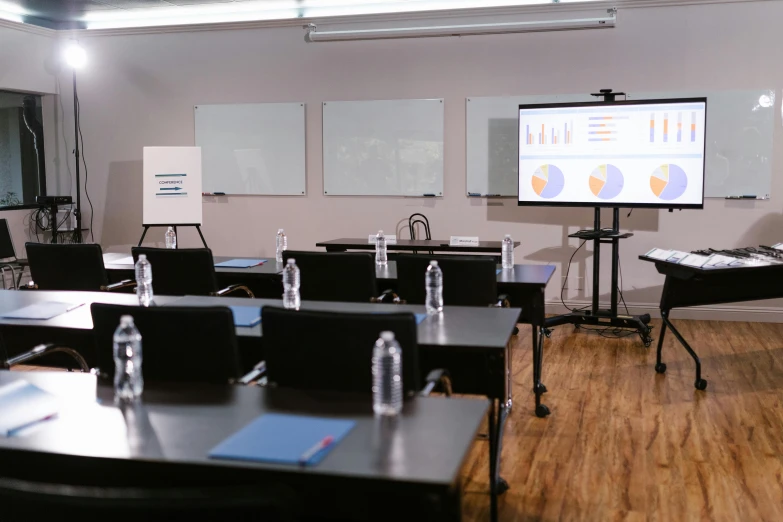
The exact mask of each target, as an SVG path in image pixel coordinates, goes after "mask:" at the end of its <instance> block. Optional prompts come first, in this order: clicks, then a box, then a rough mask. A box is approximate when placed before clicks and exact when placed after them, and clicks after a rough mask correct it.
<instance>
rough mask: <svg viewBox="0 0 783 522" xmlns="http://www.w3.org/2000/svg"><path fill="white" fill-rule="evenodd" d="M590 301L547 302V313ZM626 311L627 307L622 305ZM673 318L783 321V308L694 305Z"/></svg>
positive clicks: (647, 306) (634, 307)
mask: <svg viewBox="0 0 783 522" xmlns="http://www.w3.org/2000/svg"><path fill="white" fill-rule="evenodd" d="M590 304H591V303H590V302H588V301H566V305H567V306H563V303H561V302H560V301H557V302H555V301H549V302H547V303H546V313H548V314H565V313H568V312H569V311H570V310H569V308H583V307H589V306H590ZM604 306H605V307H606V308H609V303H602V307H604ZM620 308H621V309H622V311H623V312H625V307H623V306H622V305H621V307H620ZM628 311H629V312H630V313H631V314H632V315H641V314H650V315H651V316H652V317H656V318H658V317H661V310H660V308H659V307H658V305H657V304H652V303H629V304H628ZM671 317H672V319H696V320H702V321H705V320H706V321H744V322H751V323H783V309H779V308H760V307H737V306H721V305H710V306H693V307H690V308H680V309H675V310H672V313H671Z"/></svg>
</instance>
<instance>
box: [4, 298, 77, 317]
mask: <svg viewBox="0 0 783 522" xmlns="http://www.w3.org/2000/svg"><path fill="white" fill-rule="evenodd" d="M83 304H84V303H59V302H56V301H42V302H40V303H35V304H31V305H29V306H25V307H24V308H18V309H16V310H11V311H10V312H5V313H4V314H2V315H0V317H2V318H4V319H40V320H42V321H46V320H47V319H52V318H54V317H57V316H58V315H62V314H64V313H66V312H70V311H71V310H75V309H77V308H79V307H80V306H82V305H83Z"/></svg>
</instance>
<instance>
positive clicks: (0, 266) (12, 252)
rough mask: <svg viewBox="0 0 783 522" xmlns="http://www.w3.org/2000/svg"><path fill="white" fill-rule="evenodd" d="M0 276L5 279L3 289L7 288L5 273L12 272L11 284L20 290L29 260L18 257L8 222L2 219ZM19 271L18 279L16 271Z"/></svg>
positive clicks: (0, 221) (0, 222)
mask: <svg viewBox="0 0 783 522" xmlns="http://www.w3.org/2000/svg"><path fill="white" fill-rule="evenodd" d="M0 259H1V260H2V261H0V274H2V278H3V288H6V286H5V271H6V270H10V271H11V284H12V285H13V287H14V288H17V289H18V288H19V284H20V283H21V281H22V275H24V269H25V268H26V267H27V266H28V263H27V259H19V258H18V257H16V249H15V248H14V241H13V239H11V230H10V229H9V228H8V221H7V220H5V219H0ZM17 270H18V271H19V276H18V277H17V275H16V271H17Z"/></svg>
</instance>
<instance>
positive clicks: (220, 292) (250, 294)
mask: <svg viewBox="0 0 783 522" xmlns="http://www.w3.org/2000/svg"><path fill="white" fill-rule="evenodd" d="M238 290H242V291H243V292H245V293H246V294H247V296H248V297H255V295H253V292H252V291H251V290H250V289H249V288H248V287H247V286H245V285H241V284H238V285H230V286H227V287H225V288H224V289H223V290H218V291H217V292H215V293H214V295H216V296H219V297H222V296H224V295H228V294H231V293H233V292H236V291H238Z"/></svg>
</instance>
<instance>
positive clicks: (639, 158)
mask: <svg viewBox="0 0 783 522" xmlns="http://www.w3.org/2000/svg"><path fill="white" fill-rule="evenodd" d="M706 118H707V99H706V98H689V99H672V100H640V101H617V102H594V103H560V104H541V105H520V106H519V185H518V196H519V197H518V204H519V205H520V206H522V205H547V206H572V207H649V208H703V206H704V156H705V129H706Z"/></svg>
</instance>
